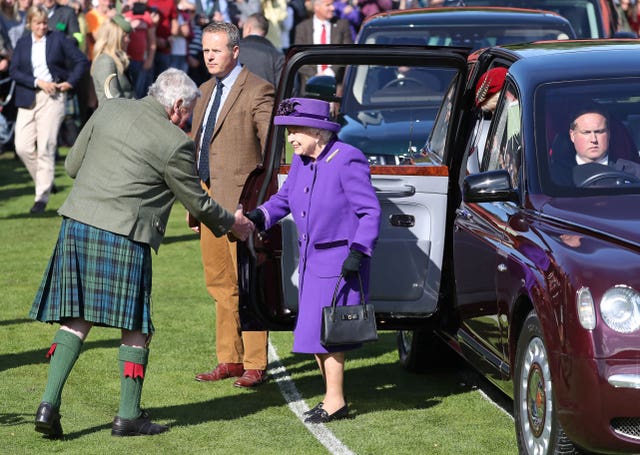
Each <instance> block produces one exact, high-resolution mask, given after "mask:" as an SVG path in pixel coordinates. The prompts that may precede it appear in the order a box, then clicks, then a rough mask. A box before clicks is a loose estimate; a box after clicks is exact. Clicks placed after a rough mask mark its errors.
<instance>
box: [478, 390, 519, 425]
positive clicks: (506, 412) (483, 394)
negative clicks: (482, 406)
mask: <svg viewBox="0 0 640 455" xmlns="http://www.w3.org/2000/svg"><path fill="white" fill-rule="evenodd" d="M477 392H478V393H479V394H480V396H481V397H482V398H484V399H485V400H487V401H488V402H489V403H491V404H492V405H493V406H495V407H496V408H498V409H499V410H501V411H502V412H503V413H504V414H505V415H507V416H509V418H511V420H512V421H514V422H515V419H514V418H513V416H512V415H511V413H510V412H509V411H507V410H506V409H505V408H503V407H502V406H500V405H499V404H498V403H496V402H495V401H493V400H492V399H491V398H489V395H487V394H486V393H484V392H483V391H482V390H480V389H477Z"/></svg>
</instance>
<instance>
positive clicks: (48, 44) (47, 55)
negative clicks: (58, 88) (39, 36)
mask: <svg viewBox="0 0 640 455" xmlns="http://www.w3.org/2000/svg"><path fill="white" fill-rule="evenodd" d="M51 35H53V33H52V32H50V31H49V32H47V34H46V37H47V41H46V42H45V46H44V58H45V60H46V61H47V66H48V67H49V72H51V65H50V64H49V61H50V60H51V58H50V57H51V53H52V52H53V49H54V48H55V47H56V46H54V43H53V38H52V37H51ZM51 76H52V77H53V78H54V79H55V76H54V75H53V74H52V75H51Z"/></svg>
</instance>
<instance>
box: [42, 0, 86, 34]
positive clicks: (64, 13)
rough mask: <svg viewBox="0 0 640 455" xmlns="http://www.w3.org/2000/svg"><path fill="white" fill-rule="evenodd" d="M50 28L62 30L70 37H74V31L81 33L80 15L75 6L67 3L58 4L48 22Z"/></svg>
mask: <svg viewBox="0 0 640 455" xmlns="http://www.w3.org/2000/svg"><path fill="white" fill-rule="evenodd" d="M47 25H48V26H49V30H55V31H58V32H62V33H64V34H65V35H67V36H68V37H73V35H74V33H80V25H79V23H78V16H77V15H76V12H75V10H74V9H73V8H71V7H69V6H66V5H56V6H55V7H54V8H53V14H52V15H51V16H50V17H49V21H48V23H47Z"/></svg>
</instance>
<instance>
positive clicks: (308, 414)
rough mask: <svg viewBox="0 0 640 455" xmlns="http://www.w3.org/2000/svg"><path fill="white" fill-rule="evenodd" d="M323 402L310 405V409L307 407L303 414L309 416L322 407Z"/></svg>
mask: <svg viewBox="0 0 640 455" xmlns="http://www.w3.org/2000/svg"><path fill="white" fill-rule="evenodd" d="M323 404H324V403H323V402H322V401H321V402H320V403H318V404H317V405H315V406H314V407H312V408H311V409H309V410H308V411H305V412H303V413H302V414H303V415H306V416H310V415H311V414H315V413H316V412H318V411H319V410H320V409H322V405H323Z"/></svg>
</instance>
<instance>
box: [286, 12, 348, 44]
mask: <svg viewBox="0 0 640 455" xmlns="http://www.w3.org/2000/svg"><path fill="white" fill-rule="evenodd" d="M329 22H331V44H353V39H352V38H351V31H350V30H349V22H348V21H347V20H345V19H338V18H336V17H334V18H333V19H331V21H329ZM293 44H313V18H312V17H311V18H309V19H307V20H305V21H302V22H300V23H299V24H298V25H297V26H296V38H295V40H294V42H293Z"/></svg>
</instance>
